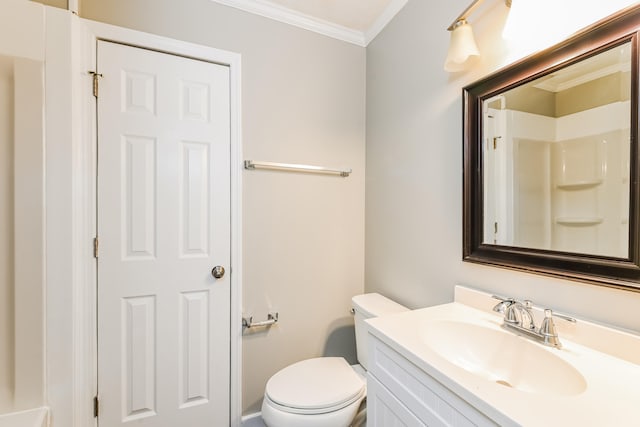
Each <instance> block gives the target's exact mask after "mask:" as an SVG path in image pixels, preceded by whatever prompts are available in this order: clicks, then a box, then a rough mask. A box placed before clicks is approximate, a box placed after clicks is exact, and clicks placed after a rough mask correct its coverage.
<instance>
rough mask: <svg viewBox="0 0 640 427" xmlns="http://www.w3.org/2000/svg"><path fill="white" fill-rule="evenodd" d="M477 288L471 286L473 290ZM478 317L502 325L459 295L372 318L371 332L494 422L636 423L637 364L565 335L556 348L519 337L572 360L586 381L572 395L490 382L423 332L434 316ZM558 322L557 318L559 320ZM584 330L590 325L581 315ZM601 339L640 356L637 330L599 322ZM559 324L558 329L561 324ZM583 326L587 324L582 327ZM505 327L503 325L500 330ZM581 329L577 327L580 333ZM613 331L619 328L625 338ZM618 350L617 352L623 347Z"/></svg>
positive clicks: (639, 416) (639, 419)
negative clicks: (448, 355)
mask: <svg viewBox="0 0 640 427" xmlns="http://www.w3.org/2000/svg"><path fill="white" fill-rule="evenodd" d="M474 292H475V291H474ZM443 320H444V321H447V320H450V321H457V322H460V321H462V322H469V323H474V324H481V325H482V326H483V327H487V328H493V329H496V330H499V331H503V329H502V328H501V324H502V317H501V316H500V315H498V314H497V313H493V312H491V311H489V312H488V311H485V310H481V309H477V308H472V307H471V306H469V305H466V304H463V303H461V302H454V303H450V304H444V305H439V306H435V307H430V308H424V309H419V310H414V311H409V312H405V313H400V314H394V315H389V316H383V317H380V318H374V319H369V320H367V322H368V323H369V325H370V326H371V328H370V333H371V334H373V335H374V336H376V337H378V338H379V339H380V340H382V341H383V342H385V343H386V344H388V345H389V346H391V347H392V348H393V349H394V350H396V351H397V352H398V353H400V354H401V355H402V356H404V357H405V358H406V359H408V360H409V361H410V362H412V363H413V364H414V365H416V366H417V367H419V368H420V369H422V370H423V371H424V372H426V373H427V374H428V375H430V376H432V377H433V378H435V379H436V380H438V381H439V382H441V383H442V384H443V385H444V386H445V387H447V388H449V389H450V390H451V391H452V392H454V393H456V394H457V395H458V396H460V397H461V398H462V399H464V400H465V401H467V402H468V403H470V404H471V405H473V406H474V407H476V408H477V409H478V410H480V411H481V412H483V413H484V414H485V415H487V416H488V417H490V418H492V419H493V420H494V421H495V422H497V423H498V424H499V425H523V426H555V425H562V426H581V427H584V426H598V427H602V426H616V427H617V426H640V365H638V364H637V363H634V361H633V357H628V358H626V359H627V360H625V359H623V358H620V357H616V356H614V355H611V354H607V353H604V352H602V351H598V350H595V349H593V348H591V347H587V346H585V345H582V344H578V343H576V342H574V341H571V340H569V339H567V338H565V337H563V335H562V332H560V339H561V341H562V344H563V347H562V349H560V350H558V349H555V348H551V347H546V346H544V345H542V344H538V343H536V342H534V341H532V340H530V339H528V338H524V337H518V339H521V340H526V341H527V342H529V343H533V344H534V345H536V346H539V347H540V348H541V349H542V350H543V351H548V352H552V354H553V355H554V356H557V357H559V358H561V359H562V360H564V361H565V362H567V363H569V364H570V365H571V366H572V367H574V368H575V369H576V370H577V371H579V372H580V374H582V376H583V377H584V379H585V380H586V388H585V390H584V391H583V392H581V393H579V394H574V395H557V394H544V393H538V392H526V391H521V390H517V389H513V388H509V387H505V386H503V385H500V384H496V383H495V382H494V381H489V380H487V379H485V378H482V377H480V376H478V375H476V374H473V373H471V372H468V371H467V370H465V369H463V368H461V367H459V366H457V365H455V364H453V363H451V361H449V360H446V359H444V358H443V357H442V356H441V355H440V354H438V352H436V351H434V350H433V348H432V347H431V346H430V345H428V344H427V343H426V342H425V339H424V336H425V333H424V331H425V330H426V328H428V327H429V326H432V327H433V324H434V322H435V323H436V324H437V322H439V321H443ZM580 322H581V321H580V320H578V324H579V323H580ZM556 323H558V321H556ZM585 324H586V326H585V327H587V329H588V327H592V326H593V325H592V324H591V325H589V324H588V322H585ZM596 328H598V334H601V335H602V338H603V339H607V336H610V337H611V340H610V342H617V341H620V342H623V343H624V346H625V347H626V348H625V349H622V350H624V351H625V352H627V353H628V354H630V355H640V337H637V336H633V335H629V334H628V333H625V332H621V331H617V330H614V329H610V328H603V327H601V326H597V327H596ZM559 329H560V328H559ZM587 332H588V330H587ZM505 333H508V332H505ZM584 333H585V332H584V331H582V332H580V333H576V336H580V335H581V334H584ZM615 334H623V336H622V338H620V337H615ZM622 350H621V349H620V348H618V349H616V351H617V352H618V353H620V352H621V351H622Z"/></svg>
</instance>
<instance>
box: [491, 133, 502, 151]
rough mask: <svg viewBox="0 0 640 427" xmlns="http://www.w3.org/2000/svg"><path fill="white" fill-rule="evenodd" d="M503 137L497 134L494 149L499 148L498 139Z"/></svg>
mask: <svg viewBox="0 0 640 427" xmlns="http://www.w3.org/2000/svg"><path fill="white" fill-rule="evenodd" d="M500 138H502V137H501V136H496V137H494V138H493V149H494V150H495V149H497V148H498V140H499V139H500Z"/></svg>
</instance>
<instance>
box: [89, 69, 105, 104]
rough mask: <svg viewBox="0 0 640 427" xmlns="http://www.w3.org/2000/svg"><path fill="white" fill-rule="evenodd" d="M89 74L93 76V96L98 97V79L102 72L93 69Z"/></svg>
mask: <svg viewBox="0 0 640 427" xmlns="http://www.w3.org/2000/svg"><path fill="white" fill-rule="evenodd" d="M89 74H91V76H92V77H93V96H95V97H96V98H97V97H98V79H99V78H100V77H102V74H100V73H96V72H95V71H89Z"/></svg>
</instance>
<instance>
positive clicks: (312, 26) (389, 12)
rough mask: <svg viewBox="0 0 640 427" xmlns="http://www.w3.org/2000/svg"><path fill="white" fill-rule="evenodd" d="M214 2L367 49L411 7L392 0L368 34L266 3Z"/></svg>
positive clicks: (258, 0)
mask: <svg viewBox="0 0 640 427" xmlns="http://www.w3.org/2000/svg"><path fill="white" fill-rule="evenodd" d="M211 1H213V2H215V3H219V4H222V5H225V6H229V7H233V8H236V9H240V10H243V11H245V12H249V13H253V14H255V15H260V16H263V17H265V18H269V19H273V20H275V21H279V22H283V23H285V24H289V25H293V26H296V27H299V28H303V29H305V30H309V31H313V32H315V33H319V34H322V35H325V36H327V37H332V38H334V39H338V40H342V41H345V42H347V43H352V44H355V45H357V46H360V47H366V46H367V45H368V44H369V42H370V41H371V40H373V39H374V38H375V37H376V36H377V35H378V34H379V33H380V32H381V31H382V30H383V29H384V27H385V26H386V25H387V24H388V23H389V22H390V21H391V20H392V19H393V17H394V16H396V14H397V13H398V12H399V11H400V10H401V9H402V8H403V7H404V6H405V5H406V4H407V1H408V0H391V3H389V5H388V6H387V7H386V9H385V10H384V11H383V12H382V14H381V15H380V17H379V18H378V19H376V21H375V22H374V23H373V25H372V26H371V27H370V28H369V29H367V30H366V31H364V32H362V31H357V30H354V29H352V28H347V27H345V26H342V25H338V24H334V23H333V22H329V21H326V20H324V19H319V18H316V17H313V16H311V15H307V14H305V13H302V12H297V11H295V10H292V9H289V8H287V7H284V6H280V5H278V4H275V3H272V2H270V1H266V0H211Z"/></svg>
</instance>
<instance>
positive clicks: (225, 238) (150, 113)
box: [98, 41, 230, 427]
mask: <svg viewBox="0 0 640 427" xmlns="http://www.w3.org/2000/svg"><path fill="white" fill-rule="evenodd" d="M98 73H100V74H102V77H101V78H100V81H99V94H98V237H99V250H98V394H99V401H100V405H99V407H100V414H99V417H98V423H99V425H100V427H115V426H126V425H132V426H133V425H135V426H153V427H205V426H207V427H208V426H227V425H229V367H230V365H229V364H230V357H229V351H230V347H229V346H230V344H229V342H230V289H229V286H230V278H229V272H228V270H229V262H230V196H229V191H230V190H229V187H230V173H229V166H230V131H229V128H230V116H229V69H228V67H226V66H222V65H217V64H212V63H208V62H203V61H198V60H194V59H189V58H183V57H179V56H174V55H169V54H164V53H160V52H156V51H151V50H146V49H141V48H136V47H131V46H124V45H120V44H116V43H110V42H104V41H100V42H99V44H98ZM216 266H221V267H223V268H225V269H227V273H226V274H221V273H222V271H221V270H220V269H218V271H217V273H218V274H217V276H221V277H220V278H215V277H214V275H213V273H212V269H213V268H214V267H216Z"/></svg>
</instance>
